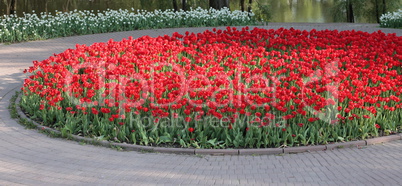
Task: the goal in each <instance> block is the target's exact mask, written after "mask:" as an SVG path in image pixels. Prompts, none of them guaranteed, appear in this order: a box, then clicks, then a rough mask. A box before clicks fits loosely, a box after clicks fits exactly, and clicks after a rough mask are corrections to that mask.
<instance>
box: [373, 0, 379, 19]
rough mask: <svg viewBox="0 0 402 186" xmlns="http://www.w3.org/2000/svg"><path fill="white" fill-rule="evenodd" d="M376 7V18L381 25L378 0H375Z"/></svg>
mask: <svg viewBox="0 0 402 186" xmlns="http://www.w3.org/2000/svg"><path fill="white" fill-rule="evenodd" d="M374 6H375V18H376V20H377V23H380V10H379V9H380V7H378V6H379V4H378V0H375V3H374Z"/></svg>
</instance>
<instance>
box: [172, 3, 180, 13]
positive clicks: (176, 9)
mask: <svg viewBox="0 0 402 186" xmlns="http://www.w3.org/2000/svg"><path fill="white" fill-rule="evenodd" d="M173 9H174V11H175V12H176V11H179V7H178V6H177V1H176V0H173Z"/></svg>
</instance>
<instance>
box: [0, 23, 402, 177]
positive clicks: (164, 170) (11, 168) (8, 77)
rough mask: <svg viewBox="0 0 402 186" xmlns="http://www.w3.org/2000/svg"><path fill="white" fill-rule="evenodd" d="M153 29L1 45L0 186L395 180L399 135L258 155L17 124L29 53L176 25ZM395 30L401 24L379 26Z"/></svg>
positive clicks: (43, 54)
mask: <svg viewBox="0 0 402 186" xmlns="http://www.w3.org/2000/svg"><path fill="white" fill-rule="evenodd" d="M278 27H286V28H289V27H294V28H296V29H306V30H310V29H312V28H315V29H317V30H320V29H338V30H350V29H355V30H362V31H368V32H373V31H377V30H379V29H380V28H378V27H377V25H375V24H345V23H336V24H310V23H307V24H306V23H304V24H303V23H270V24H269V26H267V28H278ZM205 29H206V28H179V29H159V30H146V31H132V32H117V33H108V34H95V35H88V36H76V37H67V38H58V39H52V40H46V41H34V42H25V43H18V44H12V45H0V80H1V82H0V185H112V184H113V185H117V184H119V185H120V184H126V185H154V184H155V185H194V184H197V185H213V184H215V185H229V184H230V185H268V184H269V185H402V177H401V173H402V141H401V140H399V141H393V142H389V143H385V144H382V145H374V146H367V147H363V148H346V149H335V150H330V151H318V152H310V153H300V154H284V155H280V156H277V155H260V156H251V155H249V156H228V155H226V156H194V155H175V154H160V153H141V152H120V151H116V150H114V149H109V148H104V147H97V146H93V145H85V144H79V143H77V142H73V141H68V140H65V139H58V138H50V137H48V136H46V135H44V134H41V133H38V131H35V130H27V129H24V127H22V126H21V125H19V124H18V123H17V122H16V121H14V120H13V119H11V118H10V116H9V112H8V110H7V106H8V104H9V100H10V98H11V96H12V95H13V94H14V91H15V90H17V89H18V88H19V87H20V86H21V84H22V80H23V78H24V75H23V74H22V70H23V69H25V68H27V67H29V66H31V64H32V61H33V60H43V59H45V58H47V57H48V56H50V55H52V54H53V53H60V52H62V51H64V50H65V49H67V48H74V46H75V43H80V44H88V45H89V44H91V43H94V42H104V41H107V40H108V39H109V38H113V39H115V40H121V39H122V38H126V37H128V36H133V37H134V38H137V37H140V36H143V35H150V36H157V35H164V34H167V35H169V34H171V33H173V32H175V31H178V32H181V33H184V32H185V31H187V30H189V31H193V32H201V31H203V30H205ZM381 30H382V31H383V32H386V33H397V35H399V36H402V29H381Z"/></svg>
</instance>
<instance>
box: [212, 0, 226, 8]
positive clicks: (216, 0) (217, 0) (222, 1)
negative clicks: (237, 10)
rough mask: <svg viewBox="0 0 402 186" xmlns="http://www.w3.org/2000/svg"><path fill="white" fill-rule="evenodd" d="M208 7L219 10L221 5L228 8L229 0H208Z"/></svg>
mask: <svg viewBox="0 0 402 186" xmlns="http://www.w3.org/2000/svg"><path fill="white" fill-rule="evenodd" d="M209 7H211V8H214V9H217V10H220V9H222V8H223V7H227V8H229V0H209Z"/></svg>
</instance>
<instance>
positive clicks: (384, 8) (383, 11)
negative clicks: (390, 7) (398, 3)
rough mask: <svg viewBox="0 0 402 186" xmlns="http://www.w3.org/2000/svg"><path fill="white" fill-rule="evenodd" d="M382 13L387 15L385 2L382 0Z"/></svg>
mask: <svg viewBox="0 0 402 186" xmlns="http://www.w3.org/2000/svg"><path fill="white" fill-rule="evenodd" d="M382 13H383V14H385V13H387V3H386V2H385V0H382Z"/></svg>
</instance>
